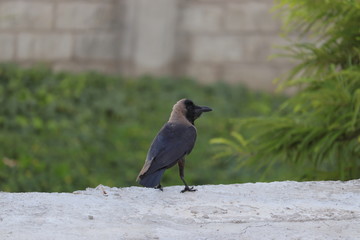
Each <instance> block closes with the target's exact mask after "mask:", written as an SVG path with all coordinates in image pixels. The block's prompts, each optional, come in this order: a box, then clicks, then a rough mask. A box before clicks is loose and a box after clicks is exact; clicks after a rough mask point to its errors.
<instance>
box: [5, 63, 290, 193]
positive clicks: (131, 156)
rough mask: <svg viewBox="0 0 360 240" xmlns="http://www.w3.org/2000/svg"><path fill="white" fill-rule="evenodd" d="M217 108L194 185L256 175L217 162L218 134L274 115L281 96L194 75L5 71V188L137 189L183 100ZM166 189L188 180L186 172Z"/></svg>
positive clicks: (170, 178) (191, 173)
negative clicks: (237, 122) (159, 136)
mask: <svg viewBox="0 0 360 240" xmlns="http://www.w3.org/2000/svg"><path fill="white" fill-rule="evenodd" d="M185 97H186V98H191V99H193V100H194V101H195V102H196V103H198V104H200V105H201V104H202V105H207V106H211V107H212V108H213V109H214V111H213V112H211V113H208V114H206V116H205V115H204V116H202V117H201V118H200V119H199V120H198V121H197V127H198V139H197V143H196V145H195V148H194V150H193V152H192V153H191V155H190V156H189V157H188V161H187V167H186V169H185V175H186V178H187V180H188V182H189V183H191V184H215V183H232V182H239V181H244V180H249V179H252V180H253V181H255V180H256V179H255V178H251V177H253V176H250V175H249V174H248V173H244V174H242V173H241V172H239V171H238V170H237V169H234V168H233V163H231V162H227V161H220V160H217V159H214V158H213V155H214V154H215V153H216V152H215V151H214V150H213V147H212V146H211V145H210V144H209V140H210V139H211V138H214V137H217V136H224V134H225V136H226V133H228V132H230V129H232V128H233V122H232V120H231V119H232V118H235V117H239V116H256V115H262V114H267V113H269V112H271V111H272V109H273V108H274V107H275V106H277V105H278V104H279V103H280V102H281V101H282V100H283V98H282V97H274V96H271V95H269V94H264V93H255V92H253V91H249V90H247V89H246V88H244V87H242V86H228V85H226V84H222V83H218V84H214V85H210V86H202V85H200V84H198V83H195V82H193V81H191V80H186V79H182V80H180V79H155V78H150V77H143V78H140V79H126V78H120V77H115V76H106V75H101V74H98V73H82V74H70V73H54V72H52V71H50V70H49V69H47V68H43V67H35V68H30V69H22V68H19V67H16V66H13V65H1V66H0V104H1V108H0V146H1V147H0V191H74V190H76V189H83V188H85V187H95V186H97V185H98V184H106V185H109V186H117V187H121V186H132V185H136V183H135V178H136V176H137V174H138V172H139V171H140V169H141V167H142V165H143V163H144V161H145V156H146V153H147V150H148V148H149V145H150V143H151V141H152V139H153V138H154V136H155V135H156V133H157V132H158V130H159V129H160V128H161V126H162V125H163V124H164V123H165V122H166V121H167V119H168V117H169V114H170V111H171V108H172V106H173V104H174V103H175V102H176V101H177V100H179V99H181V98H185ZM163 184H164V185H165V186H166V185H173V184H181V181H180V179H179V177H178V169H177V168H176V167H174V168H173V169H171V170H170V172H166V173H165V176H164V182H163Z"/></svg>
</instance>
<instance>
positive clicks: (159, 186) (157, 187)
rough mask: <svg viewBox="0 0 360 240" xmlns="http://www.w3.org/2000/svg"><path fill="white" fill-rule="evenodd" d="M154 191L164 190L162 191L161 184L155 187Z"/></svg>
mask: <svg viewBox="0 0 360 240" xmlns="http://www.w3.org/2000/svg"><path fill="white" fill-rule="evenodd" d="M155 189H159V190H160V191H164V189H163V187H162V186H161V184H159V185H157V186H156V187H155Z"/></svg>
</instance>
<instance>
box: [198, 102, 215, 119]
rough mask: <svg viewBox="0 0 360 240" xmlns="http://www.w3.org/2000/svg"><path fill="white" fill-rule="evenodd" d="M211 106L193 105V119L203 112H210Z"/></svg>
mask: <svg viewBox="0 0 360 240" xmlns="http://www.w3.org/2000/svg"><path fill="white" fill-rule="evenodd" d="M210 111H212V109H211V108H209V107H205V106H196V105H195V119H197V118H199V117H200V116H201V114H202V113H203V112H210Z"/></svg>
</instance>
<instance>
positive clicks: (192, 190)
mask: <svg viewBox="0 0 360 240" xmlns="http://www.w3.org/2000/svg"><path fill="white" fill-rule="evenodd" d="M195 191H196V189H195V188H194V187H189V186H185V188H184V189H183V190H182V191H181V193H184V192H195Z"/></svg>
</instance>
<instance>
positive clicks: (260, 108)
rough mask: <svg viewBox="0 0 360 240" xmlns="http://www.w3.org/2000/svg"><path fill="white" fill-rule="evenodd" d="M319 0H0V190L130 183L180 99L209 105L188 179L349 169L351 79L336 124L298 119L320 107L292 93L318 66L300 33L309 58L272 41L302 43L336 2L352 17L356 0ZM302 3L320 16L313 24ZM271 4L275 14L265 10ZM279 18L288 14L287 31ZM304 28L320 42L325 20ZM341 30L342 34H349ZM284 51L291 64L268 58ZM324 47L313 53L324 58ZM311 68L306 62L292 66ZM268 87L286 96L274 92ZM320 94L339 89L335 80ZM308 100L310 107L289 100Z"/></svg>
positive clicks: (299, 176) (324, 174)
mask: <svg viewBox="0 0 360 240" xmlns="http://www.w3.org/2000/svg"><path fill="white" fill-rule="evenodd" d="M327 2H328V1H325V0H321V1H319V2H318V3H311V1H304V3H301V4H296V1H291V0H286V1H285V0H283V1H281V0H277V1H270V0H242V1H239V0H226V1H225V0H191V1H190V0H152V1H146V0H103V1H95V0H76V1H75V0H16V1H13V0H0V61H1V62H2V64H1V65H0V103H1V108H0V191H74V190H77V189H83V188H86V187H95V186H97V185H99V184H104V185H108V186H114V187H115V186H116V187H124V186H133V185H136V183H135V179H136V176H137V174H138V172H139V170H140V169H141V167H142V165H143V163H144V160H145V157H146V153H147V150H148V148H149V146H150V143H151V141H152V139H153V138H154V136H155V135H156V134H157V132H158V130H159V129H160V128H161V126H162V125H163V124H164V123H165V122H166V121H167V119H168V117H169V114H170V111H171V108H172V105H173V104H174V103H175V102H176V101H177V100H179V99H181V98H190V99H192V100H194V102H195V103H197V104H199V105H206V106H210V107H211V108H213V110H214V111H213V112H211V113H209V114H206V116H205V115H204V116H203V117H202V118H201V119H199V120H198V121H197V128H198V139H197V143H196V146H195V148H194V150H193V152H192V153H191V155H190V156H189V157H188V158H187V159H188V160H187V166H186V170H185V177H186V179H187V181H188V182H189V183H191V184H227V183H239V182H248V181H253V182H255V181H274V180H313V179H342V180H345V179H351V178H355V177H359V176H360V175H359V172H360V171H359V160H358V152H359V151H358V146H357V145H358V133H359V132H358V114H357V113H356V111H357V109H358V108H359V107H360V105H359V104H358V102H359V101H360V100H359V101H358V100H356V99H357V96H358V95H357V93H356V94H355V92H356V90H357V85H356V86H355V85H354V84H352V85H349V86H347V87H348V88H349V89H350V90H349V89H348V88H347V89H346V91H347V90H349V94H350V96H348V97H350V100H349V99H348V100H346V99H345V98H346V97H344V98H341V99H345V100H346V101H348V102H349V104H351V106H350V105H349V109H347V110H348V111H347V113H348V112H351V113H353V114H352V115H351V116H350V115H349V116H348V118H347V119H345V120H343V121H345V122H346V123H348V122H350V123H351V124H350V123H349V124H350V125H348V128H346V129H341V131H340V130H339V128H338V127H337V125H334V126H332V127H331V126H330V125H329V126H328V125H327V123H328V122H329V121H330V120H329V119H327V120H324V119H320V120H319V118H318V117H317V120H316V121H315V120H314V119H311V118H310V117H309V118H308V120H306V121H305V120H303V119H304V118H305V115H304V114H306V113H309V112H314V113H317V112H320V110H319V104H320V105H321V106H324V105H322V104H321V102H320V103H319V100H318V99H314V98H311V99H306V98H304V95H301V93H303V92H304V91H307V90H309V89H310V90H311V91H312V93H314V95H319V94H318V92H316V93H315V90H314V85H312V84H313V83H312V82H311V81H310V80H309V79H312V80H313V81H314V84H315V85H316V86H317V87H318V89H317V91H318V90H319V88H321V87H319V81H318V80H319V79H324V73H327V71H330V70H328V69H327V68H326V69H327V70H324V67H322V66H323V65H326V64H327V63H326V61H325V62H324V60H323V59H320V60H322V61H320V60H319V59H316V56H317V57H318V56H319V54H318V55H316V54H315V53H316V51H317V50H319V49H320V48H321V47H322V46H319V44H318V45H317V46H315V45H314V46H315V47H314V48H313V49H312V50H311V48H310V47H309V46H313V45H311V43H316V41H314V40H311V41H310V43H307V44H308V45H307V47H304V46H297V47H299V48H298V49H308V50H307V51H308V52H306V51H303V52H302V53H304V54H305V53H306V54H310V55H311V53H313V54H315V55H313V57H312V58H311V60H312V62H309V59H310V58H307V57H301V56H299V54H298V53H299V52H301V51H298V52H296V51H294V48H288V49H284V48H282V49H280V48H279V46H290V45H289V39H291V41H290V42H292V43H293V44H295V45H296V44H299V43H300V41H304V40H307V39H310V35H311V34H309V31H312V30H314V29H312V27H313V26H317V24H314V22H315V23H318V22H322V21H323V19H324V18H325V17H326V19H327V21H328V22H329V23H335V25H336V21H340V20H339V18H337V16H338V14H339V15H340V14H342V12H341V11H344V12H346V13H347V18H350V20H348V21H349V22H351V21H353V20H354V19H357V17H358V14H356V13H354V14H353V15H351V14H350V15H349V14H348V12H347V11H348V10H349V9H352V8H354V9H358V7H359V6H358V4H357V3H356V2H355V1H347V4H345V6H344V7H343V8H339V6H337V5H335V3H327ZM336 2H337V4H339V3H340V2H341V1H336ZM316 4H320V5H319V6H321V8H319V6H318V5H316ZM351 4H352V5H351ZM315 5H316V6H315ZM346 7H347V8H346ZM275 8H276V9H275ZM313 8H319V9H315V10H318V13H319V14H320V13H323V14H324V15H322V16H321V15H319V14H318V15H316V14H315V15H316V16H317V17H318V18H317V19H315V18H314V14H313V12H311V11H314V9H313ZM299 9H300V11H299ZM334 9H337V11H340V12H338V13H335V14H334ZM279 12H282V13H285V14H283V15H281V14H280V16H277V17H275V13H276V14H277V15H279ZM296 12H297V13H299V12H300V13H302V14H299V16H295V15H296V14H295V13H296ZM329 13H331V14H330V15H329ZM329 16H330V17H329ZM331 16H332V17H333V19H332V18H331ZM291 21H293V22H291ZM302 21H303V23H304V22H305V23H306V24H303V25H301V24H300V23H301V22H302ZM344 21H345V20H344ZM354 21H355V20H354ZM287 23H294V24H293V25H292V26H293V27H292V28H291V29H290V30H289V29H286V28H287V27H288V26H289V24H287ZM297 23H299V24H297ZM311 23H312V24H311ZM307 24H308V25H307ZM342 24H343V26H344V22H342ZM281 26H282V27H281ZM290 26H291V24H290ZM350 27H354V26H349V28H350ZM345 28H346V25H345ZM354 28H356V27H354ZM317 31H318V36H316V37H317V38H316V39H322V40H324V41H323V42H325V43H326V40H327V39H329V35H327V34H328V32H329V25H328V24H326V26H323V27H322V28H321V27H319V28H318V29H317ZM314 32H316V31H314ZM285 33H286V35H284V34H285ZM301 33H303V34H301ZM281 34H283V35H281ZM343 34H345V33H343ZM346 34H348V36H349V38H350V39H353V38H352V37H353V36H357V34H358V32H357V31H356V30H355V31H354V32H351V33H346ZM342 36H343V35H342ZM339 39H340V37H339ZM341 39H343V38H341ZM354 39H355V38H354ZM353 44H354V46H355V47H356V49H355V50H356V54H357V46H359V44H358V42H356V41H355V42H354V43H353ZM320 45H321V44H320ZM348 45H349V44H347V45H346V46H348ZM302 47H303V48H302ZM285 48H286V47H285ZM327 48H329V46H328V45H327ZM309 49H310V50H309ZM343 49H344V48H343ZM343 49H341V48H340V49H337V50H339V52H343ZM286 50H287V51H286ZM352 51H354V49H353V50H352ZM289 52H290V53H292V56H293V60H291V59H289V58H281V57H280V58H275V59H273V57H272V56H274V55H276V54H283V55H286V54H285V53H289ZM349 52H351V51H349ZM333 53H334V52H331V53H330V52H328V54H329V55H328V56H327V55H326V54H325V53H323V54H322V55H321V56H322V57H323V58H325V59H326V60H330V59H331V58H333V55H332V54H333ZM356 54H354V55H355V56H352V55H351V54H350V55H347V56H346V58H347V59H348V60H344V59H340V60H339V62H336V61H333V60H332V62H330V63H329V64H328V66H331V69H332V70H334V69H335V70H334V71H337V72H338V71H339V70H342V69H343V68H344V69H345V68H346V69H347V68H350V67H353V66H354V65H355V66H356V65H358V62H356V61H355V60H356V59H358V56H357V57H356ZM287 55H289V54H287ZM290 55H291V54H290ZM314 56H315V57H314ZM353 58H354V59H353ZM349 59H350V60H351V61H350V60H349ZM344 62H347V63H349V64H348V66H347V65H346V64H345V65H346V66H344ZM299 63H300V65H299ZM304 63H308V65H306V64H305V65H304ZM317 63H321V64H323V65H321V66H319V69H320V70H319V71H308V69H307V68H306V67H307V66H312V67H313V68H314V66H316V64H317ZM299 66H301V67H299ZM339 66H341V67H339ZM332 70H331V71H332ZM289 72H290V74H289ZM286 74H287V75H286ZM301 74H302V75H301ZM319 74H320V75H321V76H322V77H321V78H320V77H319V76H320V75H319ZM284 76H287V77H284ZM311 77H313V78H311ZM338 78H339V77H337V79H338ZM275 79H280V80H282V81H280V82H282V83H283V84H278V85H275V84H274V80H275ZM304 79H307V82H305V83H304V81H305V80H304ZM295 80H297V82H296V81H295ZM300 80H302V81H300ZM294 81H295V82H294ZM299 83H301V84H299ZM279 86H280V87H281V88H282V89H283V90H285V92H287V93H288V94H287V95H283V94H281V93H279V92H277V91H275V89H276V88H278V87H279ZM294 86H295V89H297V90H295V91H294ZM341 86H343V84H341ZM289 88H290V89H292V90H291V91H290V90H289ZM330 89H332V90H336V89H337V90H338V92H339V86H337V85H332V86H330ZM290 92H291V94H290V95H289V93H290ZM305 93H306V94H307V96H309V94H308V92H305ZM325 94H328V95H329V94H330V93H329V91H327V93H325ZM328 95H325V96H323V95H319V96H322V99H328V98H326V96H328ZM297 96H299V98H301V100H299V99H297V98H296V97H297ZM333 97H334V98H335V99H338V97H337V96H333ZM294 99H295V100H294ZM345 100H344V101H345ZM312 101H314V102H315V103H317V105H316V104H314V105H313V106H310V107H305V106H303V105H302V104H305V103H309V102H312ZM340 106H344V105H342V104H340ZM346 106H347V105H346ZM310 108H311V109H310ZM343 109H344V108H343ZM327 110H328V111H330V112H331V114H332V115H331V116H334V118H335V117H336V116H339V112H337V109H327ZM300 113H301V114H302V115H301V116H299V114H300ZM355 113H356V114H355ZM322 115H323V116H329V115H328V114H327V113H326V114H325V115H324V112H322ZM312 117H314V116H312ZM289 119H290V120H289ZM299 119H301V121H300V122H301V123H306V126H303V125H301V126H299V121H298V120H299ZM332 120H333V119H331V121H332ZM321 121H324V123H322V122H321ZM334 121H335V122H336V120H334ZM334 121H332V122H333V123H334ZM285 123H286V124H285ZM313 123H316V124H313ZM339 124H340V125H343V124H342V123H339ZM319 125H321V126H324V128H322V129H321V131H320V130H319V128H318V126H319ZM327 126H328V127H327ZM311 127H314V128H311ZM299 129H306V130H307V131H305V130H304V131H300V130H299ZM334 129H335V130H339V131H335V130H334ZM270 130H272V131H270ZM312 130H313V131H312ZM314 132H315V133H314ZM277 133H278V134H277ZM288 133H291V134H288ZM327 134H330V135H327ZM329 138H330V139H331V141H330V140H329V141H330V142H328V141H327V140H326V139H329ZM291 139H293V140H294V142H291V141H290V140H291ZM304 139H305V140H306V141H305V142H304V141H302V140H304ZM322 139H325V140H324V141H321V140H322ZM343 139H344V140H343ZM295 140H296V141H295ZM319 142H321V144H323V145H324V146H323V145H321V146H319V145H317V144H316V143H319ZM339 142H341V143H343V142H345V143H343V144H345V145H346V146H350V145H351V148H350V149H349V148H346V151H347V152H349V154H350V152H351V154H350V155H351V156H350V155H349V156H348V158H349V164H350V165H346V164H345V165H344V164H342V162H340V161H339V160H338V159H339V157H340V156H342V157H344V155H342V152H341V151H342V148H341V147H342V145H341V144H340V145H339ZM349 142H350V143H349ZM325 143H326V144H325ZM319 148H320V149H324V150H323V151H320V152H321V153H322V155H321V156H319V153H318V152H319ZM304 149H305V150H304ZM330 149H338V150H337V151H336V152H332V150H330ZM299 151H300V152H305V153H306V154H307V155H306V156H305V155H304V156H302V155H301V154H300V155H299ZM292 154H295V155H296V156H297V157H294V156H292ZM314 154H315V155H314ZM339 154H340V155H339ZM335 155H336V156H337V157H334V156H335ZM309 162H310V163H311V164H310V165H309ZM349 169H350V170H349ZM349 171H350V173H349ZM174 184H181V181H180V178H179V177H178V170H177V168H176V167H175V168H173V169H171V170H169V171H167V172H166V174H165V176H164V178H163V185H165V186H166V185H174Z"/></svg>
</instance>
